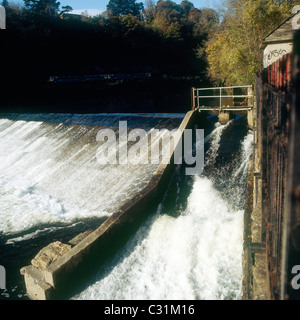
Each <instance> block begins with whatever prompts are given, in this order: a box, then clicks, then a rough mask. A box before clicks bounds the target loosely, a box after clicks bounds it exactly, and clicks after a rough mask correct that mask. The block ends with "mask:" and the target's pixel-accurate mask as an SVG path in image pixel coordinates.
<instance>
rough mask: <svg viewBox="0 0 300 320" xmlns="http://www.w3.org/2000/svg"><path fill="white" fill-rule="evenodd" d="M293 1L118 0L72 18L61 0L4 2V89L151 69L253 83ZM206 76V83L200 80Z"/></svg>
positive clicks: (156, 72) (218, 81)
mask: <svg viewBox="0 0 300 320" xmlns="http://www.w3.org/2000/svg"><path fill="white" fill-rule="evenodd" d="M295 2H296V1H293V0H281V1H275V0H241V1H240V0H239V1H237V0H224V3H223V7H222V9H221V10H218V11H216V10H213V9H209V8H196V7H195V6H194V4H193V3H192V2H190V1H189V0H183V1H182V2H181V3H180V4H177V3H175V2H173V1H170V0H163V1H157V2H156V1H154V0H146V1H145V3H142V2H137V1H136V0H110V1H109V3H108V5H107V11H105V12H103V13H102V14H100V15H98V16H93V17H91V16H88V15H87V14H86V13H82V14H81V15H72V14H70V13H69V12H70V11H71V10H72V8H71V7H70V6H64V7H61V6H60V3H59V2H58V1H56V0H25V1H24V4H25V5H24V6H21V5H17V4H14V3H13V2H11V1H7V0H4V1H3V3H2V4H3V5H4V6H5V8H6V11H7V30H6V31H5V32H1V35H0V36H1V42H0V46H1V57H0V58H1V82H2V85H3V86H8V87H9V86H10V85H13V86H15V85H16V83H20V84H21V86H22V85H24V83H27V84H28V83H35V82H45V81H47V80H48V79H49V77H50V76H52V75H81V74H102V73H137V72H149V73H151V74H153V75H168V76H173V77H174V76H176V77H190V78H193V77H194V78H195V79H197V85H209V84H217V85H220V84H227V85H231V84H236V85H237V84H246V83H247V84H248V83H253V79H254V72H256V71H258V70H259V69H260V68H261V62H262V53H261V49H260V45H261V41H262V38H263V37H264V36H265V35H266V34H267V33H268V32H270V31H271V30H272V29H273V28H274V27H275V26H276V25H278V24H279V23H280V22H281V21H282V20H283V19H284V18H285V17H287V16H288V15H289V14H290V13H291V8H292V7H293V5H295ZM199 79H200V81H199Z"/></svg>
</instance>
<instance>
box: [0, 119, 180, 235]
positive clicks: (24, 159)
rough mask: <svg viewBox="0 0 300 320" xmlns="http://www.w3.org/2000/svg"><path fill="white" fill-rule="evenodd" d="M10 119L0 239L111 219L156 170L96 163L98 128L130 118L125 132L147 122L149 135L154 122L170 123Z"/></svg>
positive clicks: (3, 126)
mask: <svg viewBox="0 0 300 320" xmlns="http://www.w3.org/2000/svg"><path fill="white" fill-rule="evenodd" d="M11 118H12V119H5V118H4V119H0V150H1V152H0V190H1V191H0V207H1V212H0V232H3V233H4V234H10V233H17V232H21V231H24V230H27V229H30V228H32V227H34V226H38V225H41V224H52V223H56V222H60V223H71V222H72V221H74V220H77V219H83V218H89V217H105V216H109V215H110V214H112V213H113V212H114V211H115V210H117V209H118V208H119V207H120V206H121V205H122V204H123V203H125V202H126V200H128V199H130V198H132V197H133V196H134V195H135V194H136V193H137V192H138V191H140V190H141V189H142V188H143V187H145V186H146V185H147V183H148V182H149V180H150V179H151V177H152V175H153V173H154V172H155V170H156V168H157V165H155V164H150V163H149V165H131V164H128V165H107V166H105V165H101V164H99V163H98V161H97V152H98V148H99V143H98V142H97V141H96V136H97V133H98V131H99V129H101V128H106V126H107V125H112V128H113V129H114V130H115V131H116V132H117V130H118V127H117V126H118V124H119V120H120V119H121V118H122V121H124V120H126V119H128V123H129V127H130V126H131V127H133V126H137V125H139V124H142V123H145V124H146V127H147V128H148V130H151V129H152V128H153V127H156V126H157V123H158V121H160V122H162V123H165V124H166V126H170V119H168V118H165V119H163V120H161V119H159V118H158V117H156V118H157V119H156V118H155V117H148V118H147V116H146V115H143V116H138V115H135V116H134V117H133V116H130V115H127V116H126V115H122V116H121V115H119V116H116V115H113V116H112V115H59V114H58V115H57V114H56V115H43V114H41V115H23V116H20V115H14V116H13V117H11ZM14 118H16V119H14ZM32 118H34V120H35V121H30V119H32ZM178 118H179V120H178V121H177V123H180V117H179V116H178ZM23 119H25V120H23ZM153 119H154V120H153ZM155 119H156V120H155ZM137 128H138V127H137ZM173 128H174V127H173ZM160 137H161V136H158V137H157V140H156V141H155V143H159V138H160Z"/></svg>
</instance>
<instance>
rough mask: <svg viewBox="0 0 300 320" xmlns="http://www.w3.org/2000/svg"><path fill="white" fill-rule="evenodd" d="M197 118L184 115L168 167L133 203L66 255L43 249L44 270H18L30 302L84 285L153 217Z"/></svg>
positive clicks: (33, 267) (60, 295)
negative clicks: (184, 136)
mask: <svg viewBox="0 0 300 320" xmlns="http://www.w3.org/2000/svg"><path fill="white" fill-rule="evenodd" d="M198 117H199V113H198V112H193V111H190V112H188V113H187V115H186V117H185V118H184V120H183V121H182V123H181V126H180V128H179V133H178V135H177V137H176V138H175V143H174V148H173V151H172V152H171V157H170V159H169V161H164V163H168V162H169V164H167V165H165V164H161V165H159V167H158V169H157V171H156V173H155V174H154V176H153V177H152V179H151V181H150V182H149V184H148V185H147V186H146V187H145V188H144V189H143V190H142V191H141V192H139V193H138V194H137V195H136V196H135V197H134V198H133V199H131V200H130V201H128V202H127V203H126V204H125V205H123V207H121V208H120V209H119V210H118V211H116V212H115V213H113V214H112V216H110V217H109V218H108V219H107V220H106V221H105V222H104V223H103V224H102V225H101V226H99V228H97V229H96V230H95V231H93V232H91V233H89V234H88V235H87V236H85V237H83V239H82V240H81V241H80V242H79V243H77V244H76V245H75V246H74V247H72V248H71V249H70V250H67V252H66V253H63V254H61V252H62V251H61V250H62V249H63V250H65V248H66V247H65V246H64V245H63V244H56V245H54V246H53V245H52V246H49V247H48V248H46V250H45V251H44V252H41V253H40V256H41V257H42V260H43V261H42V262H43V263H42V264H43V265H44V267H42V268H39V265H40V264H39V265H37V264H35V263H34V261H32V265H30V266H27V267H24V268H22V269H21V273H22V274H23V275H24V278H25V283H26V288H27V292H28V294H29V295H30V297H31V298H32V299H35V300H46V299H57V298H64V297H66V296H67V295H68V292H69V291H72V290H76V288H78V287H80V285H82V284H83V283H84V281H86V278H87V277H88V274H91V273H93V272H95V271H96V270H97V268H98V267H99V265H101V263H103V262H104V261H105V259H106V258H107V257H109V256H110V255H112V254H113V252H114V250H117V249H118V248H119V247H120V246H121V245H122V243H124V239H128V238H129V237H130V235H131V234H132V232H134V231H135V230H136V229H137V228H138V226H139V225H140V223H142V221H144V219H146V218H147V216H148V215H149V214H151V213H153V211H154V210H155V208H157V206H158V204H159V203H160V202H161V200H162V197H163V195H164V193H165V190H166V188H167V186H168V185H169V182H170V178H171V176H172V173H173V169H174V150H175V148H176V146H177V145H179V143H181V142H182V141H181V136H182V134H183V132H184V130H185V129H188V128H192V127H193V126H194V124H195V121H196V120H197V118H198ZM47 255H48V256H51V259H50V260H51V261H50V263H49V264H48V263H47V261H46V262H45V260H46V259H47V257H46V256H47ZM44 262H45V263H44Z"/></svg>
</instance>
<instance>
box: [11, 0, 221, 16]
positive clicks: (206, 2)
mask: <svg viewBox="0 0 300 320" xmlns="http://www.w3.org/2000/svg"><path fill="white" fill-rule="evenodd" d="M173 1H174V2H176V3H180V2H181V0H173ZM190 1H191V2H192V3H193V4H194V6H195V7H196V8H199V9H200V8H204V7H206V8H214V9H216V3H217V2H218V1H217V0H190ZM12 2H18V1H12ZM21 2H22V1H21ZM59 2H60V3H61V7H62V6H65V5H69V6H71V7H72V8H73V10H74V11H75V13H81V12H83V11H85V10H88V13H89V14H91V15H93V14H97V13H101V12H103V11H105V10H106V6H107V4H108V2H109V0H60V1H59ZM137 2H144V1H143V0H137Z"/></svg>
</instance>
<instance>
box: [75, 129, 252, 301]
mask: <svg viewBox="0 0 300 320" xmlns="http://www.w3.org/2000/svg"><path fill="white" fill-rule="evenodd" d="M229 125H230V124H228V125H227V126H229ZM227 126H220V125H219V124H217V125H216V128H215V130H214V131H213V132H212V134H211V135H210V137H209V138H210V139H212V141H211V148H210V150H209V151H208V152H207V157H208V158H207V163H210V162H211V161H214V159H215V157H216V156H217V154H218V149H219V145H220V138H221V135H222V132H223V131H224V130H225V129H226V127H227ZM251 144H252V134H251V133H249V134H248V135H247V136H246V138H245V140H244V142H243V143H242V145H241V150H240V159H239V161H238V165H234V167H233V168H231V169H232V175H231V177H232V179H231V181H229V182H228V185H230V183H236V182H237V180H236V179H237V177H239V179H242V178H244V179H245V177H246V175H247V167H248V160H249V156H250V154H251ZM216 169H217V168H216ZM236 189H238V190H235V193H234V194H233V196H232V197H229V198H227V199H226V200H224V196H223V195H222V194H221V193H220V192H218V191H217V190H216V188H215V186H214V179H213V178H208V177H205V176H196V177H194V180H193V188H192V191H191V193H190V195H189V197H188V201H187V206H186V208H185V210H183V212H181V215H180V216H179V217H177V218H174V217H172V216H170V215H168V214H165V212H164V209H163V208H162V207H160V208H159V209H158V211H157V214H156V215H155V217H153V218H151V219H149V221H147V222H146V223H145V224H144V225H143V227H142V228H140V230H139V231H138V233H137V234H136V235H135V236H134V237H133V238H132V239H131V240H130V241H129V242H128V243H127V245H126V247H125V249H124V250H121V251H120V253H119V254H118V255H117V256H116V257H115V259H114V261H112V262H111V263H109V264H107V265H106V269H105V271H104V272H103V271H102V272H101V273H100V274H99V277H98V278H99V280H98V281H97V282H95V283H94V284H92V285H91V286H89V287H88V288H87V289H86V290H84V291H83V292H81V293H80V294H78V295H76V296H75V297H74V299H83V300H86V299H92V300H93V299H104V300H118V299H119V300H120V299H126V300H128V299H132V300H140V299H142V300H144V299H147V300H153V299H154V300H173V299H176V300H194V299H203V300H205V299H207V300H219V299H239V298H240V295H241V277H242V241H243V239H242V237H243V210H237V209H234V208H235V207H236V206H235V205H234V203H232V202H233V201H235V199H236V197H238V196H241V195H242V192H241V188H236Z"/></svg>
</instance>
